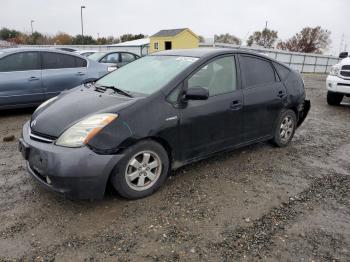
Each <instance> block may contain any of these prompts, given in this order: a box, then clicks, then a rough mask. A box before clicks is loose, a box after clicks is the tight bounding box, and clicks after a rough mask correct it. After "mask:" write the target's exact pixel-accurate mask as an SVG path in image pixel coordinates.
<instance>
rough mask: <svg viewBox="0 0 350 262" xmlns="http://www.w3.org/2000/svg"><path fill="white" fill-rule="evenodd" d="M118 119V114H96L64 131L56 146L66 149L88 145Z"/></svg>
mask: <svg viewBox="0 0 350 262" xmlns="http://www.w3.org/2000/svg"><path fill="white" fill-rule="evenodd" d="M117 117H118V115H117V114H96V115H92V116H89V117H87V118H85V119H83V120H82V121H80V122H78V123H76V124H75V125H73V126H71V127H70V128H68V129H67V130H66V131H64V132H63V134H62V135H61V136H60V137H59V138H58V139H57V141H56V145H58V146H65V147H81V146H83V145H86V144H87V143H88V142H89V141H90V140H91V139H92V138H93V137H94V136H95V135H96V134H98V132H100V131H101V129H102V128H104V127H105V126H107V125H108V124H109V123H111V122H112V121H113V120H114V119H116V118H117Z"/></svg>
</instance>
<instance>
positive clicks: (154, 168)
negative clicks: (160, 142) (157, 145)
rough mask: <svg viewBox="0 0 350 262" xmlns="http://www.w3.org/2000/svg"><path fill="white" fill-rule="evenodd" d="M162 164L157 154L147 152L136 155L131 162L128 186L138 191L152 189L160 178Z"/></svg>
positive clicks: (127, 176) (127, 170)
mask: <svg viewBox="0 0 350 262" xmlns="http://www.w3.org/2000/svg"><path fill="white" fill-rule="evenodd" d="M161 172H162V162H161V160H160V157H159V156H158V154H157V153H155V152H153V151H150V150H147V151H142V152H139V153H137V154H135V155H134V156H133V157H132V158H131V159H130V161H129V163H128V165H127V167H126V170H125V178H126V182H127V184H128V186H129V187H130V188H132V189H134V190H136V191H144V190H147V189H149V188H150V187H152V186H153V185H154V184H155V183H156V182H157V180H158V179H159V177H160V174H161Z"/></svg>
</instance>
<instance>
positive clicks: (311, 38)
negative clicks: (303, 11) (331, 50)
mask: <svg viewBox="0 0 350 262" xmlns="http://www.w3.org/2000/svg"><path fill="white" fill-rule="evenodd" d="M330 34H331V32H330V31H327V30H325V29H322V28H321V27H320V26H317V27H314V28H312V27H305V28H304V29H302V30H301V31H300V32H299V33H297V34H296V35H294V36H293V37H292V38H290V39H288V40H287V41H285V42H282V41H281V42H279V43H278V44H277V48H278V49H282V50H289V51H293V52H302V53H316V54H322V53H323V52H324V51H325V50H327V48H328V46H329V45H330V43H331V40H330Z"/></svg>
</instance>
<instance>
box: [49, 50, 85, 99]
mask: <svg viewBox="0 0 350 262" xmlns="http://www.w3.org/2000/svg"><path fill="white" fill-rule="evenodd" d="M42 68H43V71H42V79H43V88H44V90H45V92H46V98H47V99H48V98H50V97H53V96H56V95H58V94H59V93H60V92H62V91H64V90H67V89H71V88H73V87H76V86H79V85H81V84H82V83H84V80H85V79H86V78H87V76H86V74H87V61H86V60H85V59H83V58H80V57H77V56H74V55H69V54H62V53H55V52H43V53H42Z"/></svg>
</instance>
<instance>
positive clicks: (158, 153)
mask: <svg viewBox="0 0 350 262" xmlns="http://www.w3.org/2000/svg"><path fill="white" fill-rule="evenodd" d="M168 170H169V159H168V154H167V152H166V151H165V149H164V148H163V147H162V146H161V145H160V144H158V143H156V142H154V141H151V140H145V141H141V142H139V143H137V144H135V145H133V146H131V147H129V148H128V149H127V150H126V151H125V154H124V157H123V158H122V159H121V160H120V162H119V163H118V166H117V168H116V169H115V171H114V172H113V174H112V177H111V181H112V185H113V187H114V188H115V189H116V190H117V191H118V193H119V194H120V195H121V196H122V197H125V198H128V199H137V198H142V197H146V196H148V195H151V194H153V193H154V192H155V191H157V190H158V189H159V187H160V186H161V185H162V184H164V182H165V181H166V179H167V175H168Z"/></svg>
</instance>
